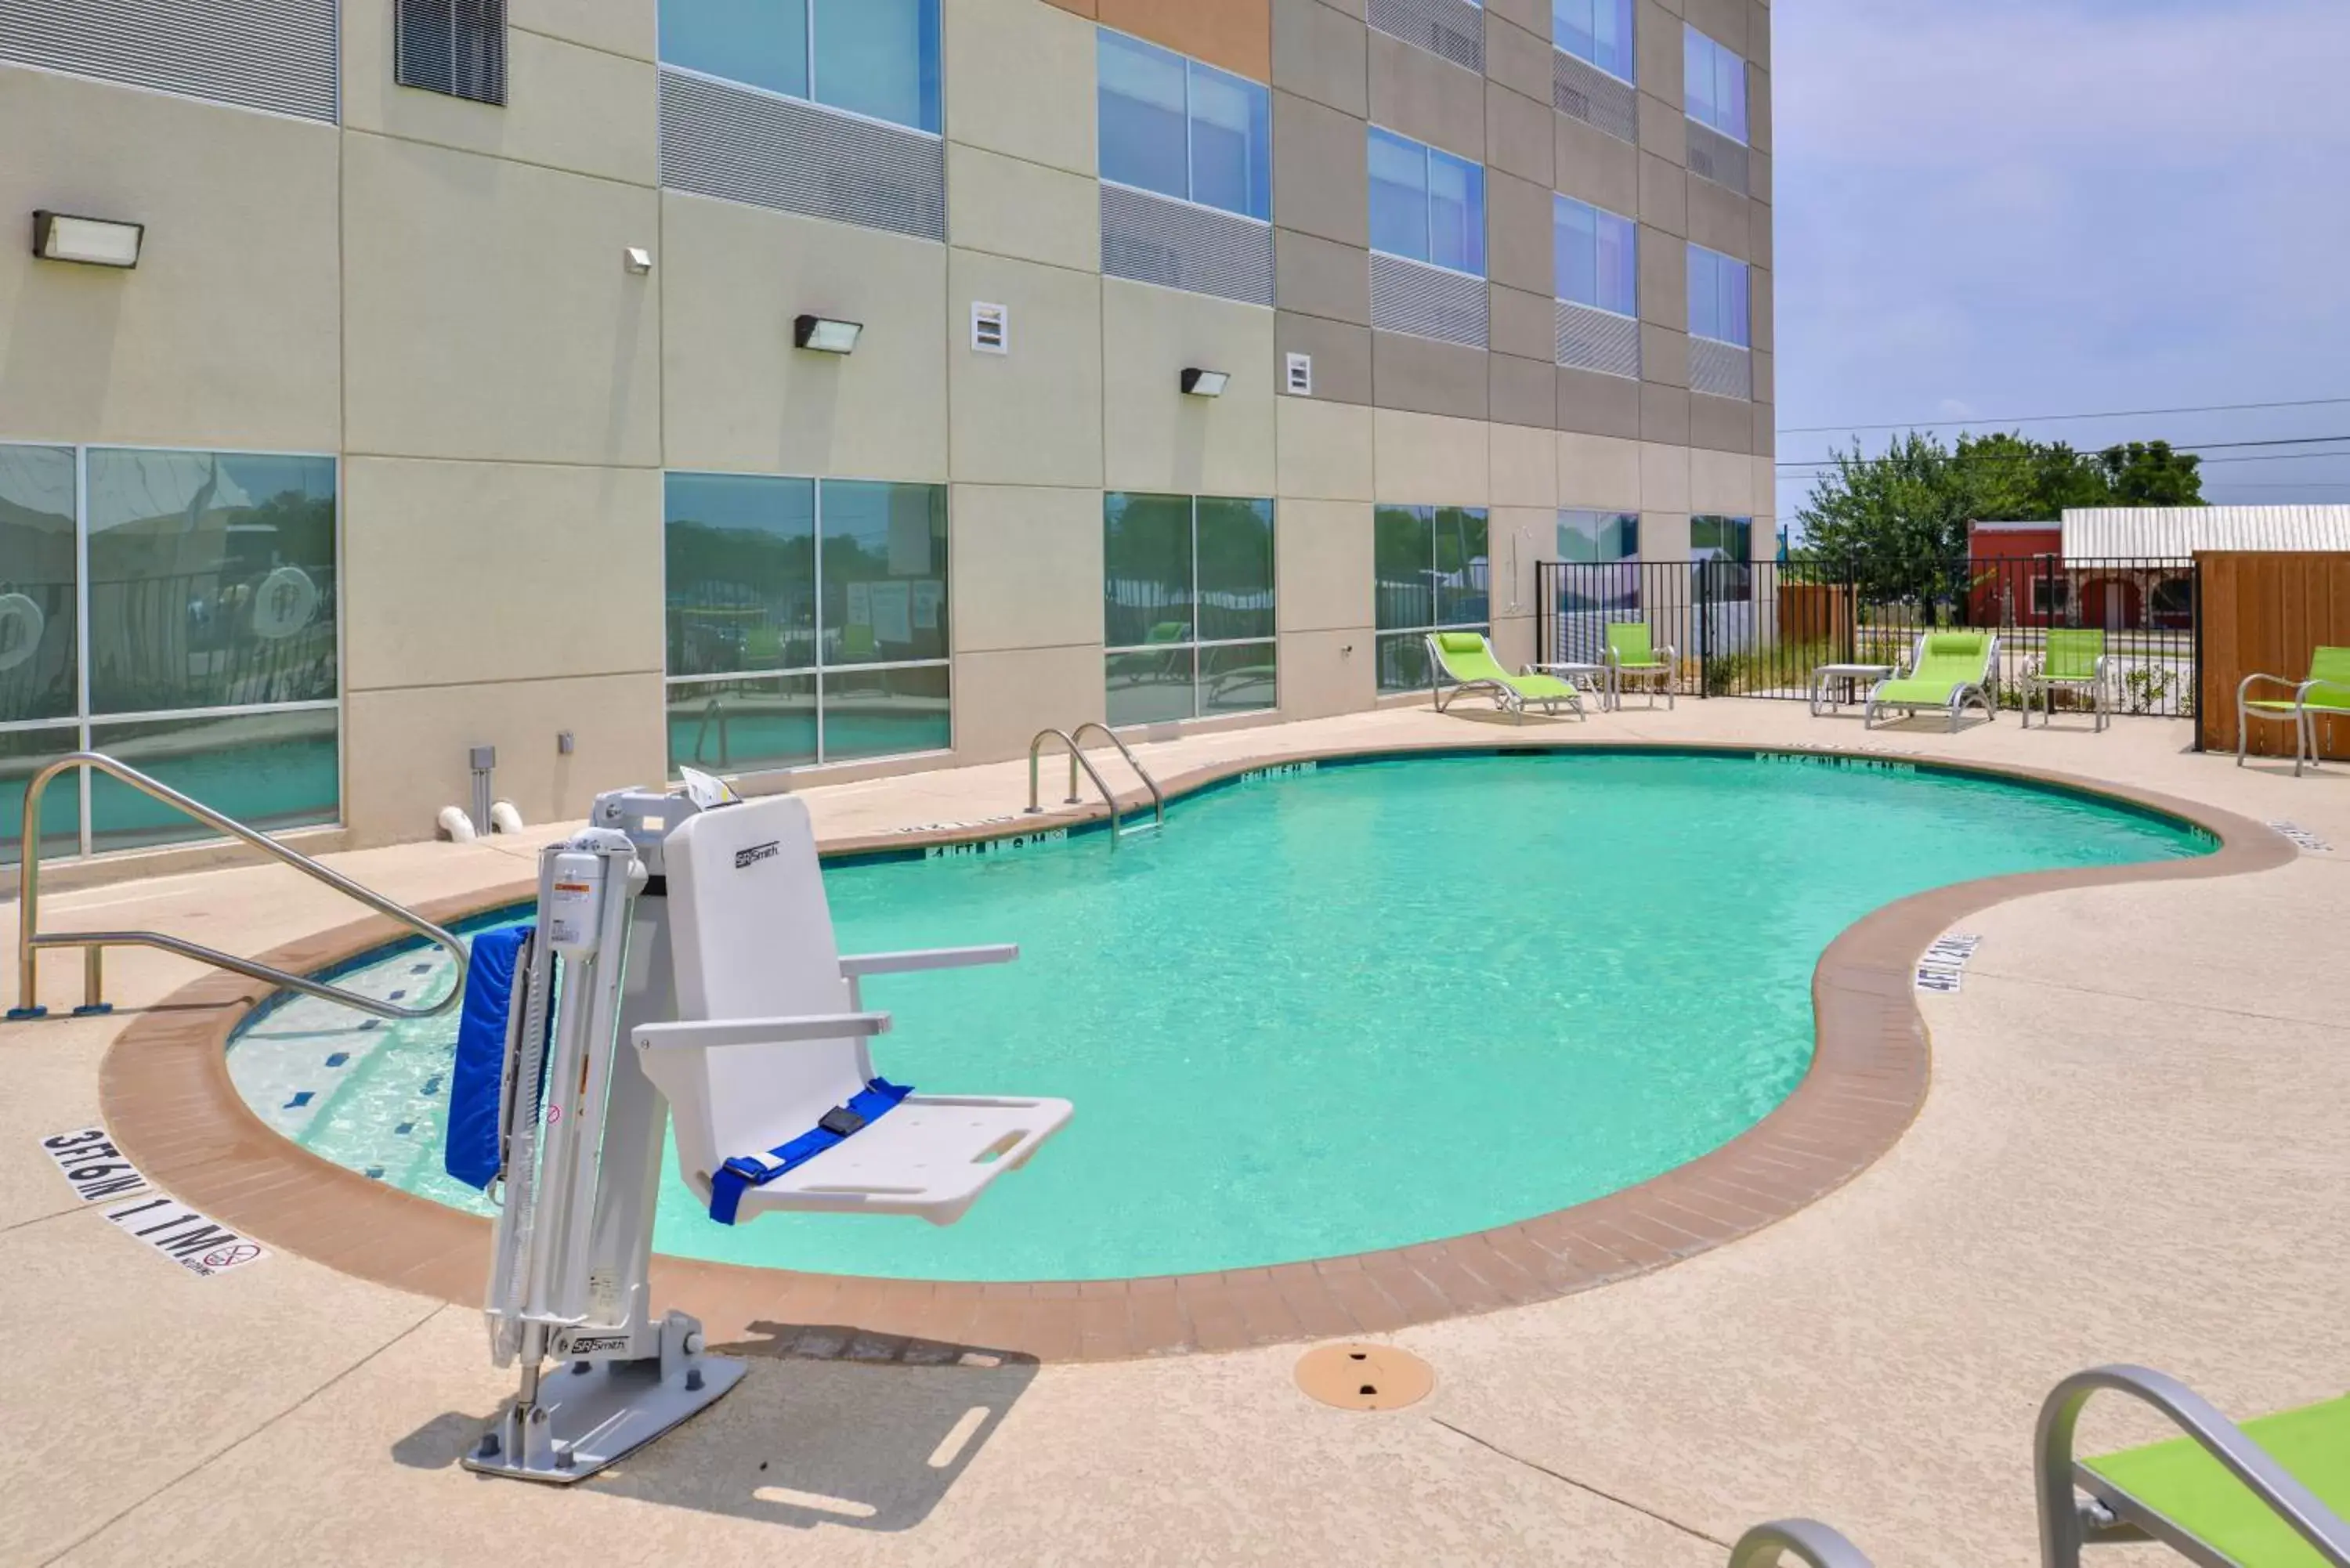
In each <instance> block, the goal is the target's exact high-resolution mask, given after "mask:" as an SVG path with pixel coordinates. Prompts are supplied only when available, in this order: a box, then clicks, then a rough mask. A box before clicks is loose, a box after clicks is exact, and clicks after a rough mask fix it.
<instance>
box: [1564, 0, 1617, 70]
mask: <svg viewBox="0 0 2350 1568" xmlns="http://www.w3.org/2000/svg"><path fill="white" fill-rule="evenodd" d="M1550 24H1551V25H1550V32H1551V39H1552V41H1553V42H1554V43H1555V44H1556V45H1557V46H1558V47H1560V48H1562V49H1564V50H1565V51H1566V52H1567V53H1568V54H1570V55H1573V56H1574V57H1575V58H1576V59H1579V60H1587V61H1589V62H1590V63H1591V64H1592V65H1595V66H1597V67H1599V68H1600V69H1601V70H1603V71H1606V72H1607V74H1608V75H1609V76H1611V77H1614V78H1617V79H1618V80H1619V81H1627V82H1630V81H1638V79H1639V78H1638V75H1636V74H1635V72H1636V67H1635V66H1634V64H1633V52H1632V0H1551V7H1550Z"/></svg>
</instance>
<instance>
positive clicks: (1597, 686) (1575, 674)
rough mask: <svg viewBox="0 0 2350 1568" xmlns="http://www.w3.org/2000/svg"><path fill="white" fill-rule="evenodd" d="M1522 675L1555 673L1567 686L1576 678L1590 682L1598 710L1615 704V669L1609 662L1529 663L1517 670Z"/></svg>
mask: <svg viewBox="0 0 2350 1568" xmlns="http://www.w3.org/2000/svg"><path fill="white" fill-rule="evenodd" d="M1519 673H1520V674H1522V675H1555V676H1557V677H1558V678H1559V679H1560V680H1564V681H1565V682H1566V683H1567V684H1568V685H1569V686H1572V685H1574V684H1575V681H1576V680H1577V679H1578V678H1580V679H1582V680H1587V681H1589V682H1590V683H1591V689H1592V690H1593V691H1596V693H1598V696H1599V711H1601V712H1603V713H1604V712H1606V711H1607V710H1609V709H1610V708H1613V707H1615V706H1616V670H1615V666H1613V665H1609V664H1577V663H1575V662H1573V661H1571V660H1570V661H1566V662H1562V663H1553V664H1529V665H1527V666H1525V667H1524V668H1523V670H1520V671H1519Z"/></svg>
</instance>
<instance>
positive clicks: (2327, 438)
mask: <svg viewBox="0 0 2350 1568" xmlns="http://www.w3.org/2000/svg"><path fill="white" fill-rule="evenodd" d="M2334 441H2350V435H2324V436H2291V437H2287V438H2284V439H2282V440H2278V441H2205V442H2203V443H2202V444H2200V445H2199V446H2174V447H2171V448H2170V451H2171V453H2172V455H2174V456H2178V457H2196V458H2199V459H2201V462H2202V466H2204V467H2207V468H2208V467H2209V466H2210V465H2211V464H2212V463H2215V462H2292V461H2293V460H2294V459H2296V458H2308V457H2350V449H2345V450H2344V451H2341V452H2274V453H2262V454H2254V455H2252V456H2248V457H2203V455H2202V454H2203V453H2205V452H2232V451H2241V449H2243V448H2247V447H2273V446H2318V445H2321V444H2324V443H2327V442H2334ZM2125 444H2126V443H2125ZM2104 450H2108V449H2100V451H2099V452H2074V454H2073V455H2074V458H2075V459H2076V460H2078V461H2084V462H2095V460H2096V459H2097V457H2098V456H2099V455H2100V452H2102V451H2104ZM2111 450H2118V449H2111ZM1888 456H1889V454H1888ZM2042 457H2043V454H2042V453H2040V452H1969V453H1967V454H1966V455H1965V457H1964V460H1963V461H1965V462H2039V461H2041V459H2042ZM1919 458H1920V459H1922V460H1923V461H1925V462H1960V461H1961V459H1960V454H1959V453H1957V452H1939V453H1932V454H1924V453H1921V454H1919ZM1843 461H1846V460H1840V459H1837V458H1833V457H1797V458H1786V459H1783V460H1782V461H1780V462H1777V463H1775V464H1774V465H1773V466H1775V467H1778V468H1781V469H1812V470H1825V469H1834V468H1836V467H1838V466H1840V463H1841V462H1843ZM1849 461H1852V462H1883V461H1886V459H1884V458H1877V457H1855V458H1853V459H1850V460H1849ZM1903 461H1905V462H1907V461H1918V460H1917V459H1904V460H1903Z"/></svg>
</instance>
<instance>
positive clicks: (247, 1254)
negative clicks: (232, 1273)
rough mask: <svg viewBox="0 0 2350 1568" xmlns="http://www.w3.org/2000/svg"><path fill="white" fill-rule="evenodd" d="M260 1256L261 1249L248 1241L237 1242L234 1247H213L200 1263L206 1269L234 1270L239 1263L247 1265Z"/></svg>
mask: <svg viewBox="0 0 2350 1568" xmlns="http://www.w3.org/2000/svg"><path fill="white" fill-rule="evenodd" d="M259 1256H261V1249H260V1248H258V1247H256V1246H255V1245H254V1244H253V1243H252V1242H250V1241H239V1242H238V1243H237V1244H236V1245H235V1246H234V1247H215V1248H213V1250H212V1251H209V1252H206V1253H205V1254H204V1255H203V1259H202V1260H201V1262H203V1265H204V1267H205V1268H207V1269H234V1268H235V1267H236V1266H237V1265H238V1264H239V1263H249V1262H253V1260H254V1259H255V1258H258V1257H259Z"/></svg>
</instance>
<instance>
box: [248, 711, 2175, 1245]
mask: <svg viewBox="0 0 2350 1568" xmlns="http://www.w3.org/2000/svg"><path fill="white" fill-rule="evenodd" d="M2208 847H2209V845H2208V843H2207V842H2206V841H2205V840H2204V839H2203V838H2202V837H2201V836H2199V835H2198V834H2196V833H2194V832H2192V831H2191V830H2189V829H2186V828H2184V827H2181V826H2178V825H2175V824H2171V823H2168V822H2165V821H2161V820H2158V819H2156V818H2152V817H2148V816H2145V815H2136V814H2133V813H2130V812H2127V811H2125V810H2122V809H2119V808H2116V807H2114V806H2110V805H2104V804H2101V803H2097V802H2094V801H2091V800H2087V799H2085V798H2081V797H2076V796H2072V795H2066V794H2055V793H2051V792H2047V791H2041V790H2033V789H2028V788H2022V787H2018V786H2012V785H2007V784H1997V783H1991V782H1985V781H1981V780H1977V779H1970V778H1962V777H1956V776H1951V775H1948V774H1935V773H1929V772H1917V771H1910V770H1908V769H1906V768H1901V767H1899V766H1898V764H1897V765H1895V766H1894V767H1892V768H1887V767H1885V766H1882V765H1880V766H1875V767H1871V766H1858V767H1855V766H1837V765H1831V764H1829V763H1825V762H1823V761H1822V760H1819V759H1798V758H1783V759H1772V760H1746V759H1743V758H1736V757H1731V758H1722V757H1699V756H1675V755H1657V754H1648V755H1626V754H1618V755H1607V754H1587V755H1555V756H1528V755H1484V756H1473V757H1457V758H1441V759H1419V760H1411V761H1395V762H1381V763H1372V764H1367V765H1349V766H1343V767H1323V768H1319V769H1315V770H1312V771H1305V772H1301V773H1296V774H1284V775H1279V776H1274V777H1270V778H1266V779H1263V780H1262V781H1259V782H1254V783H1249V784H1241V785H1239V786H1236V787H1232V788H1228V789H1224V790H1221V791H1217V792H1215V793H1212V794H1206V795H1202V796H1200V797H1196V798H1194V799H1192V800H1190V801H1186V802H1182V803H1179V804H1178V805H1176V807H1175V808H1174V809H1173V811H1172V812H1171V814H1170V821H1169V826H1168V829H1167V831H1166V833H1165V834H1164V835H1162V836H1155V837H1153V836H1143V837H1139V838H1134V839H1129V840H1128V841H1127V842H1126V844H1125V845H1124V846H1122V847H1121V848H1120V849H1119V850H1118V853H1117V854H1116V855H1115V856H1113V855H1112V853H1111V851H1110V848H1109V846H1108V844H1107V842H1106V841H1105V840H1104V839H1103V838H1102V837H1101V836H1098V835H1092V836H1086V835H1080V836H1076V837H1074V838H1071V839H1069V840H1067V841H1066V842H1063V843H1057V844H1045V845H1044V846H1039V847H1036V848H1034V849H1028V850H1024V851H1022V852H1019V853H1000V854H989V855H983V856H964V857H947V858H938V859H927V860H915V861H898V862H891V863H886V864H868V865H852V866H845V867H835V868H833V869H832V870H830V871H829V872H828V873H827V883H828V886H829V889H830V893H831V898H832V901H833V910H834V915H835V919H836V920H837V924H838V926H839V928H840V931H841V940H842V946H843V948H844V950H847V951H851V952H855V951H873V950H889V949H898V948H913V947H931V946H949V945H954V944H962V943H972V942H983V941H1015V942H1018V943H1020V944H1021V947H1022V949H1023V953H1024V956H1023V958H1022V961H1020V962H1019V963H1017V964H1014V965H1011V966H1008V967H1002V968H989V969H980V970H972V971H961V972H948V973H943V974H924V975H910V976H901V977H895V978H890V979H885V980H881V981H871V982H868V987H867V991H866V1001H867V1005H868V1006H871V1007H877V1008H882V1009H886V1010H888V1011H889V1012H893V1013H895V1014H896V1018H897V1026H896V1029H895V1031H894V1032H893V1033H890V1034H889V1035H887V1036H884V1037H883V1038H882V1039H881V1040H879V1042H877V1050H876V1058H877V1060H878V1062H879V1064H880V1067H881V1070H882V1071H883V1072H884V1073H886V1074H888V1075H889V1076H890V1077H892V1078H894V1079H897V1080H898V1081H899V1082H907V1081H911V1082H912V1083H914V1084H916V1085H920V1087H922V1088H924V1089H928V1090H933V1091H947V1092H951V1091H957V1090H962V1091H972V1092H979V1093H1021V1092H1031V1093H1040V1094H1052V1095H1059V1096H1066V1097H1067V1098H1069V1099H1071V1100H1073V1101H1075V1102H1076V1106H1077V1116H1076V1120H1075V1121H1074V1122H1073V1123H1072V1124H1071V1125H1070V1127H1069V1128H1068V1129H1067V1130H1066V1132H1065V1133H1063V1134H1062V1136H1061V1137H1059V1138H1058V1139H1056V1140H1055V1142H1053V1143H1052V1144H1050V1145H1048V1146H1046V1147H1045V1149H1044V1150H1043V1152H1041V1153H1040V1154H1039V1155H1038V1156H1037V1158H1036V1159H1035V1161H1034V1163H1032V1164H1031V1165H1030V1166H1029V1168H1027V1169H1025V1170H1024V1171H1021V1172H1017V1173H1015V1174H1014V1175H1012V1176H1009V1177H1007V1178H1005V1179H1003V1181H1001V1182H1000V1183H998V1184H997V1185H996V1187H995V1188H994V1189H993V1190H992V1191H991V1192H990V1193H989V1195H988V1196H987V1198H986V1199H984V1200H983V1201H982V1202H981V1203H980V1204H979V1206H978V1207H977V1208H976V1209H975V1210H972V1213H971V1215H970V1216H969V1217H968V1218H967V1219H966V1220H964V1221H963V1222H962V1224H960V1225H957V1226H954V1227H951V1228H949V1229H944V1230H941V1229H937V1228H933V1227H931V1226H928V1225H925V1224H923V1223H921V1222H920V1221H919V1220H856V1219H842V1218H837V1217H829V1216H827V1217H815V1216H798V1215H782V1216H772V1217H769V1218H766V1219H763V1220H758V1221H756V1222H755V1223H753V1224H749V1225H745V1226H743V1227H740V1228H737V1229H727V1228H723V1227H721V1226H717V1225H713V1224H712V1223H710V1222H709V1220H708V1219H707V1218H706V1217H705V1216H704V1215H703V1214H702V1212H701V1211H700V1210H699V1209H698V1208H697V1206H696V1205H695V1203H694V1201H693V1199H691V1196H690V1195H689V1194H688V1193H687V1191H686V1189H684V1187H683V1186H682V1184H681V1183H680V1182H679V1181H678V1180H677V1178H676V1174H675V1170H674V1168H673V1166H672V1167H671V1168H670V1170H669V1172H668V1175H667V1185H666V1186H665V1188H664V1189H663V1194H662V1200H661V1210H660V1224H659V1229H658V1232H657V1241H658V1245H659V1246H660V1249H661V1250H662V1251H669V1252H674V1253H681V1254H685V1255H688V1256H693V1257H702V1258H714V1259H722V1260H726V1261H730V1262H743V1263H761V1264H771V1265H775V1266H783V1267H791V1268H800V1269H813V1270H822V1271H831V1272H843V1273H855V1274H875V1275H892V1276H899V1277H911V1278H924V1279H977V1280H1040V1279H1085V1278H1104V1277H1117V1276H1124V1275H1144V1274H1162V1273H1170V1272H1188V1271H1193V1270H1211V1269H1222V1268H1234V1267H1243V1266H1251V1265H1262V1264H1267V1263H1274V1262H1286V1261H1291V1260H1295V1259H1302V1258H1314V1257H1323V1256H1328V1255H1332V1254H1338V1253H1347V1252H1354V1251H1364V1250H1367V1249H1371V1248H1378V1247H1390V1246H1400V1245H1406V1244H1409V1243H1411V1242H1415V1241H1427V1240H1430V1239H1433V1238H1438V1237H1443V1236H1450V1235H1456V1234H1459V1233H1461V1232H1463V1231H1473V1230H1477V1229H1480V1228H1482V1227H1486V1226H1491V1225H1496V1224H1503V1223H1507V1222H1509V1221H1511V1220H1522V1219H1525V1218H1527V1217H1529V1216H1531V1215H1534V1214H1539V1213H1543V1212H1545V1211H1548V1210H1554V1209H1558V1208H1562V1207H1565V1206H1566V1205H1569V1204H1573V1203H1577V1202H1581V1201H1584V1200H1586V1199H1593V1198H1596V1197H1599V1196H1602V1195H1604V1194H1606V1193H1608V1192H1611V1191H1614V1190H1616V1189H1619V1188H1622V1187H1626V1186H1628V1185H1631V1184H1633V1183H1636V1182H1638V1181H1641V1180H1644V1179H1647V1178H1648V1177H1651V1176H1655V1175H1657V1174H1658V1173H1659V1172H1661V1171H1664V1170H1667V1169H1669V1168H1671V1167H1673V1166H1676V1165H1679V1164H1681V1163H1682V1162H1684V1161H1686V1160H1689V1159H1691V1158H1695V1157H1697V1156H1698V1155H1700V1154H1703V1153H1705V1152H1706V1151H1707V1150H1709V1149H1711V1148H1713V1147H1717V1146H1719V1145H1721V1144H1722V1143H1724V1142H1726V1141H1727V1140H1729V1139H1730V1138H1731V1137H1735V1136H1737V1134H1739V1133H1740V1132H1742V1131H1743V1130H1744V1129H1745V1128H1747V1127H1751V1126H1752V1125H1753V1123H1754V1122H1756V1121H1757V1120H1759V1119H1760V1118H1761V1117H1762V1116H1764V1115H1765V1114H1767V1113H1768V1112H1769V1111H1770V1110H1771V1109H1772V1107H1773V1106H1776V1105H1777V1104H1778V1103H1779V1101H1780V1100H1781V1099H1782V1098H1783V1097H1784V1096H1786V1095H1787V1093H1788V1092H1789V1091H1790V1090H1791V1089H1792V1088H1794V1085H1795V1084H1796V1082H1797V1081H1798V1080H1799V1079H1800V1078H1801V1077H1802V1076H1803V1075H1804V1069H1805V1067H1806V1065H1807V1064H1808V1063H1809V1060H1810V1056H1811V1050H1812V1008H1811V997H1810V981H1811V974H1812V970H1813V967H1814V964H1815V963H1816V961H1818V958H1819V955H1820V952H1821V950H1823V949H1824V948H1825V945H1826V944H1827V942H1828V941H1829V940H1831V939H1832V938H1834V937H1835V935H1836V933H1838V932H1839V931H1841V930H1843V929H1844V928H1845V927H1846V926H1848V925H1850V924H1851V923H1852V922H1853V921H1855V920H1856V919H1859V918H1860V917H1861V916H1863V915H1865V914H1866V913H1867V912H1868V911H1870V910H1871V909H1877V908H1878V907H1880V906H1882V905H1884V904H1886V903H1887V902H1890V901H1891V900H1893V899H1896V898H1900V897H1902V896H1904V895H1906V894H1908V893H1913V892H1917V891H1919V890H1921V889H1924V888H1932V887H1937V886H1940V885H1943V884H1946V883H1950V882H1956V881H1961V880H1965V879H1968V878H1971V877H1984V876H1991V875H1997V874H2002V873H2006V872H2014V871H2024V870H2032V869H2037V868H2043V867H2060V866H2089V865H2112V864H2116V863H2121V862H2126V861H2142V860H2152V859H2163V858H2168V857H2180V856H2189V855H2194V854H2199V853H2202V852H2204V851H2205V850H2206V849H2207V848H2208ZM357 982H358V983H360V984H363V985H365V986H368V987H369V988H370V989H373V990H375V991H377V992H378V993H380V994H388V993H389V992H390V991H395V990H398V991H405V992H409V993H410V994H411V995H421V994H425V993H426V992H427V991H428V990H429V989H432V988H437V987H438V986H440V985H442V984H445V983H446V978H445V975H444V974H442V972H441V971H440V965H439V964H438V963H436V961H435V959H434V958H433V956H432V953H431V952H430V951H411V952H405V953H401V954H398V955H395V956H394V957H392V958H390V959H388V960H385V961H381V962H379V963H376V964H374V965H371V966H369V969H368V970H367V971H363V972H362V974H361V975H359V977H358V980H357ZM454 1030H455V1024H454V1022H453V1020H448V1019H443V1020H435V1021H432V1022H429V1023H422V1024H402V1025H389V1024H387V1025H383V1026H381V1027H366V1026H362V1025H360V1024H359V1023H357V1022H355V1021H354V1020H353V1018H352V1015H351V1014H349V1013H348V1012H344V1011H341V1010H338V1009H334V1008H330V1007H326V1006H324V1005H323V1004H320V1003H317V1002H310V1001H307V1000H297V1001H296V1002H290V1003H288V1004H286V1006H283V1007H281V1008H278V1009H277V1010H276V1011H274V1012H269V1013H267V1014H265V1015H264V1016H263V1017H262V1018H260V1019H258V1020H257V1021H256V1022H255V1024H254V1025H253V1026H252V1027H251V1028H250V1029H249V1030H248V1031H247V1032H246V1033H244V1034H242V1035H241V1036H240V1037H239V1038H238V1040H237V1042H236V1043H235V1044H234V1046H233V1047H232V1050H231V1054H230V1058H229V1060H230V1067H231V1070H232V1072H233V1074H234V1076H235V1077H236V1079H237V1082H238V1084H239V1085H240V1087H241V1088H242V1089H243V1090H244V1094H245V1096H246V1098H247V1099H248V1101H249V1102H251V1103H252V1104H253V1105H255V1106H256V1108H258V1109H259V1110H260V1111H261V1113H262V1115H263V1116H265V1117H267V1118H268V1119H270V1121H271V1122H272V1123H273V1125H275V1126H276V1127H279V1128H280V1130H282V1131H285V1132H286V1134H287V1135H288V1136H290V1137H295V1138H296V1139H297V1140H298V1141H300V1142H302V1143H304V1144H306V1145H307V1146H308V1147H311V1148H312V1149H314V1150H316V1151H317V1152H318V1153H319V1154H321V1155H324V1156H325V1157H327V1158H331V1159H335V1160H338V1161H340V1162H342V1163H344V1164H347V1165H350V1166H352V1167H354V1168H359V1169H361V1170H366V1171H369V1173H370V1174H374V1175H377V1176H379V1177H380V1178H381V1179H385V1180H388V1181H391V1182H394V1183H396V1184H397V1185H399V1186H401V1187H403V1188H406V1189H410V1190H411V1191H415V1192H421V1193H423V1194H425V1195H427V1196H430V1197H432V1198H435V1199H441V1200H442V1201H444V1202H449V1203H452V1204H456V1205H458V1206H460V1207H464V1208H468V1209H474V1210H479V1209H481V1207H482V1206H481V1202H480V1199H478V1198H477V1197H476V1196H475V1195H474V1194H473V1193H471V1192H469V1191H468V1190H466V1189H463V1188H462V1187H459V1186H457V1185H455V1184H454V1183H452V1182H451V1181H450V1180H448V1179H447V1178H446V1177H444V1176H442V1174H441V1170H440V1152H441V1150H440V1139H441V1121H440V1116H441V1113H442V1108H443V1101H444V1100H445V1096H446V1090H447V1070H448V1063H449V1058H450V1052H451V1048H452V1047H451V1041H452V1039H453V1036H454Z"/></svg>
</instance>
